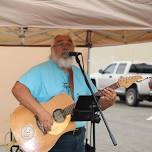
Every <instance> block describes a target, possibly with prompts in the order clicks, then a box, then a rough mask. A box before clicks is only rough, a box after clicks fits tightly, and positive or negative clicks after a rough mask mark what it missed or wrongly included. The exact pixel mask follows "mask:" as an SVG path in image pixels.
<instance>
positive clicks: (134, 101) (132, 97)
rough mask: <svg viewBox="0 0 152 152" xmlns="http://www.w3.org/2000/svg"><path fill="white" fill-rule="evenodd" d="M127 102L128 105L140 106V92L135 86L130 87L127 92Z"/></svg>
mask: <svg viewBox="0 0 152 152" xmlns="http://www.w3.org/2000/svg"><path fill="white" fill-rule="evenodd" d="M126 103H127V105H128V106H138V105H139V100H138V92H137V90H136V89H135V88H129V89H128V90H127V92H126Z"/></svg>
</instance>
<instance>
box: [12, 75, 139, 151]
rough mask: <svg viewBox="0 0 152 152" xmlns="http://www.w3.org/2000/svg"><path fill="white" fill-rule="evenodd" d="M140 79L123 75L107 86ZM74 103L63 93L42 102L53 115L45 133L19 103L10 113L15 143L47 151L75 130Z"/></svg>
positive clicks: (114, 86)
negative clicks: (49, 129) (65, 134)
mask: <svg viewBox="0 0 152 152" xmlns="http://www.w3.org/2000/svg"><path fill="white" fill-rule="evenodd" d="M141 79H142V77H141V76H130V77H124V78H120V79H119V80H118V81H117V82H116V83H114V84H112V85H110V86H109V87H110V88H112V89H117V88H119V87H124V88H128V87H129V86H130V85H132V84H133V83H135V82H136V81H138V80H141ZM75 105H76V103H74V102H73V100H72V98H71V97H70V96H68V95H66V94H65V93H61V94H59V95H57V96H55V97H53V98H52V99H51V100H50V101H48V102H46V103H43V104H42V106H43V107H44V108H45V109H46V110H47V111H48V112H49V113H50V114H51V115H52V117H53V125H52V127H51V131H49V132H47V133H46V134H44V132H42V130H41V129H40V127H39V122H38V120H37V119H36V117H35V116H34V114H33V113H32V112H31V111H29V110H28V109H27V108H25V107H24V106H22V105H20V106H19V107H17V108H16V109H15V111H14V112H13V113H12V114H11V130H12V132H13V135H14V137H15V139H16V141H17V143H18V144H19V145H20V146H21V147H22V149H23V150H24V151H25V152H47V151H48V150H50V149H51V148H52V147H53V146H54V145H55V143H56V142H57V141H58V139H59V138H60V137H61V136H62V135H63V134H64V133H66V132H68V131H72V130H75V128H76V125H75V122H72V121H71V115H72V112H73V109H74V107H75Z"/></svg>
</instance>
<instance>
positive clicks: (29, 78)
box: [18, 67, 41, 98]
mask: <svg viewBox="0 0 152 152" xmlns="http://www.w3.org/2000/svg"><path fill="white" fill-rule="evenodd" d="M18 81H19V82H20V83H22V84H23V85H25V86H26V87H27V88H28V89H29V90H30V92H31V94H32V96H33V97H34V98H37V96H38V95H39V93H40V90H41V75H40V70H39V69H38V68H36V67H33V68H31V69H30V70H28V71H27V72H26V73H24V74H23V75H22V76H21V77H20V78H19V80H18Z"/></svg>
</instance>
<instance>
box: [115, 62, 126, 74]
mask: <svg viewBox="0 0 152 152" xmlns="http://www.w3.org/2000/svg"><path fill="white" fill-rule="evenodd" d="M126 66H127V64H126V63H121V64H119V66H118V68H117V71H116V73H117V74H123V73H124V71H125V68H126Z"/></svg>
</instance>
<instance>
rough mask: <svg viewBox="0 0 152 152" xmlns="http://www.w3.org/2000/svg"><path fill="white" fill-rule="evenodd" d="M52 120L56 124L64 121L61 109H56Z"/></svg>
mask: <svg viewBox="0 0 152 152" xmlns="http://www.w3.org/2000/svg"><path fill="white" fill-rule="evenodd" d="M53 118H54V120H55V121H56V122H63V121H64V120H65V117H64V114H63V110H62V109H56V110H55V111H54V112H53Z"/></svg>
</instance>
